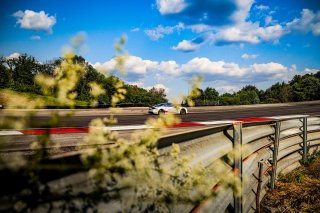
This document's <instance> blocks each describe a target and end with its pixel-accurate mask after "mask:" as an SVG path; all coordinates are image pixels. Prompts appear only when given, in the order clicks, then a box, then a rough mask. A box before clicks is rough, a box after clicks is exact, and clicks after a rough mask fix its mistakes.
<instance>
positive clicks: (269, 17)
mask: <svg viewBox="0 0 320 213" xmlns="http://www.w3.org/2000/svg"><path fill="white" fill-rule="evenodd" d="M264 23H265V25H271V24H275V23H277V20H273V18H272V16H266V17H265V19H264Z"/></svg>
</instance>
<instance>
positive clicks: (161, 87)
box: [146, 84, 170, 94]
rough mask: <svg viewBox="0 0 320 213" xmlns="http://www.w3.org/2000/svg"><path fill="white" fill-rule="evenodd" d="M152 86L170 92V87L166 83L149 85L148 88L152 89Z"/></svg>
mask: <svg viewBox="0 0 320 213" xmlns="http://www.w3.org/2000/svg"><path fill="white" fill-rule="evenodd" d="M152 88H155V89H157V90H159V89H163V90H164V92H165V93H166V94H168V93H169V92H170V89H169V88H168V87H166V86H165V85H163V84H155V85H154V86H149V87H147V88H146V89H147V90H150V89H152Z"/></svg>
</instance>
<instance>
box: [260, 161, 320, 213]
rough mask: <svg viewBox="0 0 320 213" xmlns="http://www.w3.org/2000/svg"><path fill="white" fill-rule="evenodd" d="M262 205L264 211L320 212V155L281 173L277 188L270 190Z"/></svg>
mask: <svg viewBox="0 0 320 213" xmlns="http://www.w3.org/2000/svg"><path fill="white" fill-rule="evenodd" d="M261 205H262V210H263V211H262V212H320V157H310V158H309V159H308V162H307V164H305V165H304V166H302V167H300V168H297V169H295V170H294V171H292V172H290V173H288V174H286V175H279V177H278V181H277V183H276V189H275V190H273V191H268V193H267V195H266V196H265V198H264V199H263V201H262V204H261Z"/></svg>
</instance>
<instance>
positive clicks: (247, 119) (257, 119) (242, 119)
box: [234, 118, 274, 122]
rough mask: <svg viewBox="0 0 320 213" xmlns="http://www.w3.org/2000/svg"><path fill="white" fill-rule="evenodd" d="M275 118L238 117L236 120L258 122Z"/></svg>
mask: <svg viewBox="0 0 320 213" xmlns="http://www.w3.org/2000/svg"><path fill="white" fill-rule="evenodd" d="M271 120H274V119H272V118H240V119H236V120H234V121H239V122H258V121H271Z"/></svg>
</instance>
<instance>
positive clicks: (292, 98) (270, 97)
mask: <svg viewBox="0 0 320 213" xmlns="http://www.w3.org/2000/svg"><path fill="white" fill-rule="evenodd" d="M198 90H199V92H200V96H199V97H197V98H196V99H194V100H193V101H194V102H195V104H196V105H198V106H209V105H211V106H212V105H243V104H262V103H285V102H299V101H313V100H320V71H318V72H317V73H315V74H312V73H311V74H306V75H295V76H294V77H293V79H292V80H291V81H289V82H288V83H285V82H282V83H276V84H274V85H272V86H271V87H270V88H268V89H266V90H265V91H264V90H259V89H257V87H255V86H253V85H247V86H245V87H243V88H242V89H241V90H239V91H238V92H234V93H224V94H222V95H219V93H218V92H217V91H216V90H215V89H214V88H211V87H207V88H205V89H204V90H202V89H198Z"/></svg>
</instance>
